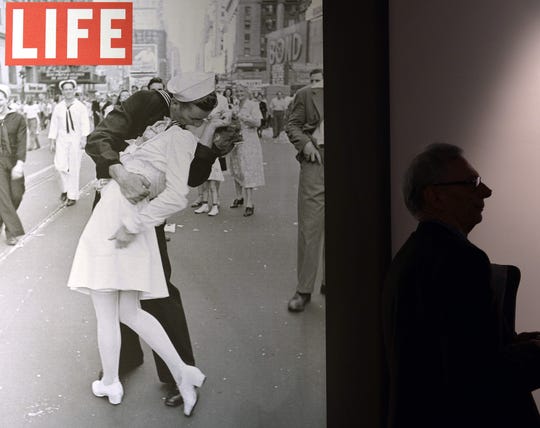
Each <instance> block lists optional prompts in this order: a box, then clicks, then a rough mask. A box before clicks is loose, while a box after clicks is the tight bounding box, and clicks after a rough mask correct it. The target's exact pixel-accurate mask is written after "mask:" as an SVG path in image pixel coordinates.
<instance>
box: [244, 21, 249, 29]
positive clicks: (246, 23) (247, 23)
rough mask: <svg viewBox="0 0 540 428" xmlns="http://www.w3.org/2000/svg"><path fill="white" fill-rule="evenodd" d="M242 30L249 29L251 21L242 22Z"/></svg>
mask: <svg viewBox="0 0 540 428" xmlns="http://www.w3.org/2000/svg"><path fill="white" fill-rule="evenodd" d="M244 29H246V30H249V29H251V21H244Z"/></svg>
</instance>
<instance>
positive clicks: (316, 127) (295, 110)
mask: <svg viewBox="0 0 540 428" xmlns="http://www.w3.org/2000/svg"><path fill="white" fill-rule="evenodd" d="M310 81H311V84H310V85H308V86H306V87H304V88H302V89H300V90H299V91H298V92H297V93H296V96H295V97H294V100H293V101H292V103H293V104H292V107H291V111H290V114H289V120H288V122H287V127H286V132H287V135H288V137H289V140H290V141H291V143H292V144H293V145H294V147H295V149H296V150H297V152H298V154H297V155H296V159H298V161H299V162H300V178H299V183H298V260H297V274H298V282H297V285H296V293H295V294H294V296H293V297H292V299H291V300H290V301H289V305H288V309H289V311H291V312H300V311H303V310H304V307H305V305H306V304H307V303H308V302H309V301H310V300H311V293H313V289H314V288H315V281H316V280H317V277H318V275H317V274H318V272H319V270H320V269H321V270H322V272H323V277H324V89H323V86H324V85H323V72H322V70H320V69H314V70H312V71H311V72H310ZM324 292H325V290H324V278H323V284H322V285H321V293H323V294H324Z"/></svg>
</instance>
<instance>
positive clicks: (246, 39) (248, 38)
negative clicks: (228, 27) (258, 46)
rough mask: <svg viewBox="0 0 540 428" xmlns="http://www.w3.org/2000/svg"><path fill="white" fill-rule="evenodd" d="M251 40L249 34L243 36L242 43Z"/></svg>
mask: <svg viewBox="0 0 540 428" xmlns="http://www.w3.org/2000/svg"><path fill="white" fill-rule="evenodd" d="M250 40H251V34H249V33H247V34H244V42H249V41H250Z"/></svg>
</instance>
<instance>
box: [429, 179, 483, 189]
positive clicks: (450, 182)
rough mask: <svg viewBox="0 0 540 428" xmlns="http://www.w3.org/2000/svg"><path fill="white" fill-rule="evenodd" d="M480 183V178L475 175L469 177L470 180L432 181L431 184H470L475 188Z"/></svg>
mask: <svg viewBox="0 0 540 428" xmlns="http://www.w3.org/2000/svg"><path fill="white" fill-rule="evenodd" d="M480 183H482V179H481V178H480V177H475V178H471V179H470V180H463V181H448V182H446V183H433V184H432V186H472V187H475V188H476V187H478V186H480Z"/></svg>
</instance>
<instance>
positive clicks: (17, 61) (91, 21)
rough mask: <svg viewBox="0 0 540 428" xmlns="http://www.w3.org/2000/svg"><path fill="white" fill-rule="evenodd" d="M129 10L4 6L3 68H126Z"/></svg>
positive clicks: (124, 6)
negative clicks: (99, 66)
mask: <svg viewBox="0 0 540 428" xmlns="http://www.w3.org/2000/svg"><path fill="white" fill-rule="evenodd" d="M132 33H133V4H132V3H120V2H111V3H109V2H96V3H91V2H88V3H70V2H61V3H60V2H58V3H57V2H52V3H19V2H7V3H6V58H5V64H6V65H130V64H131V61H132V51H131V50H132Z"/></svg>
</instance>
